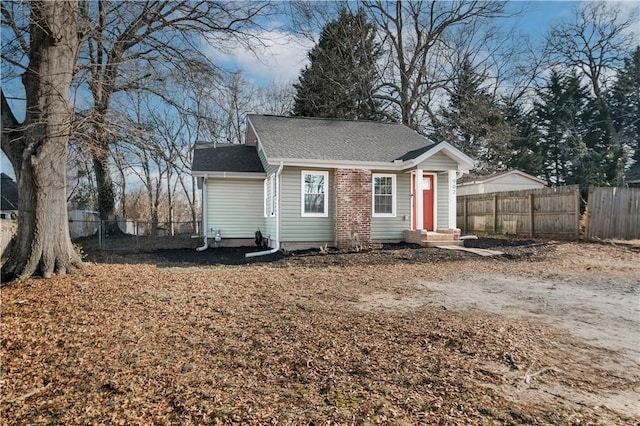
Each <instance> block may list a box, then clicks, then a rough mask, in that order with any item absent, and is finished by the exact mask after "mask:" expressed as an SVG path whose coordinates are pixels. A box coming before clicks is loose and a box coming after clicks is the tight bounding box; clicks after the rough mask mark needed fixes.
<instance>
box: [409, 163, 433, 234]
mask: <svg viewBox="0 0 640 426" xmlns="http://www.w3.org/2000/svg"><path fill="white" fill-rule="evenodd" d="M433 192H434V191H433V175H424V176H423V177H422V220H423V221H422V229H424V230H427V231H434V230H435V229H434V227H433ZM411 193H412V194H413V197H411V200H412V208H413V223H412V225H413V229H418V227H417V226H416V220H417V217H418V215H417V212H416V200H417V198H418V197H416V175H413V189H412V191H411Z"/></svg>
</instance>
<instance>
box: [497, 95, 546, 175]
mask: <svg viewBox="0 0 640 426" xmlns="http://www.w3.org/2000/svg"><path fill="white" fill-rule="evenodd" d="M505 110H506V111H505V112H506V120H507V122H508V123H509V124H510V125H511V128H512V130H513V131H512V133H511V139H510V140H509V141H508V142H507V143H508V146H509V150H510V158H509V161H508V164H507V168H508V169H509V170H513V169H516V170H521V171H523V172H525V173H529V174H530V175H533V176H539V177H543V176H544V173H543V157H542V152H541V149H540V132H539V131H538V128H537V127H536V125H535V114H534V113H533V112H525V111H523V109H522V106H521V105H518V104H509V103H508V104H506V106H505Z"/></svg>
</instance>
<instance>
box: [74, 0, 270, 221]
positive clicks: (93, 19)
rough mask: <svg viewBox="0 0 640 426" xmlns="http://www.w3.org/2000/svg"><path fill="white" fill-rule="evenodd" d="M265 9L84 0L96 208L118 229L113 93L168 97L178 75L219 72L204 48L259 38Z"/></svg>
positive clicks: (84, 76) (83, 70) (82, 80)
mask: <svg viewBox="0 0 640 426" xmlns="http://www.w3.org/2000/svg"><path fill="white" fill-rule="evenodd" d="M267 9H268V3H260V2H210V1H187V0H185V1H171V2H157V1H144V2H142V1H141V2H108V1H104V0H99V1H97V2H89V1H86V2H83V3H82V7H81V9H80V10H81V14H80V15H81V22H82V24H83V31H84V34H85V41H86V43H85V45H84V46H85V48H84V49H83V51H82V56H81V62H80V64H81V67H80V74H79V78H78V80H77V81H78V83H79V84H81V85H83V86H85V87H86V88H87V90H88V92H89V93H90V95H91V98H92V101H93V105H92V106H91V110H90V117H91V120H90V125H89V126H88V128H87V129H86V134H87V137H88V138H90V139H91V140H92V141H93V143H94V144H95V145H96V146H97V148H98V149H95V150H94V154H95V155H94V159H93V162H94V169H95V174H96V183H97V185H98V192H99V194H100V198H99V210H100V214H101V217H102V219H103V220H107V221H109V222H110V223H112V228H113V229H112V230H113V231H114V232H117V228H116V227H115V193H114V188H113V183H112V180H111V174H110V150H109V144H110V141H112V140H113V138H111V137H110V135H109V132H110V130H111V123H110V121H109V111H110V109H111V104H112V101H113V98H114V96H115V95H116V94H118V93H121V92H127V91H148V92H151V93H155V94H156V95H157V96H159V97H160V98H163V99H164V100H165V101H167V102H169V103H171V102H172V99H171V97H170V96H169V95H168V94H167V92H166V91H165V89H166V84H165V80H166V79H167V78H169V76H170V75H171V74H173V75H178V74H182V75H186V71H187V70H188V71H189V72H190V73H198V72H199V73H200V74H201V75H202V74H214V73H215V68H216V67H215V66H214V64H213V63H212V62H211V61H209V60H208V59H207V58H206V57H205V56H204V55H203V54H202V50H203V49H204V48H205V46H206V45H207V43H208V44H210V45H215V46H216V47H217V48H224V46H225V44H226V43H228V42H229V41H230V40H232V39H233V40H236V41H241V42H244V45H245V46H249V44H250V43H249V42H253V41H256V40H257V39H256V37H255V35H254V34H253V33H251V32H250V31H249V29H251V28H254V27H255V19H256V18H257V17H259V16H260V15H262V14H263V13H264V12H265V11H266V10H267Z"/></svg>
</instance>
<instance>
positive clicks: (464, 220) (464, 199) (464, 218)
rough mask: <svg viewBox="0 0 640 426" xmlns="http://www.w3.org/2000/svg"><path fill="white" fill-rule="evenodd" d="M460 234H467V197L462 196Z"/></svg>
mask: <svg viewBox="0 0 640 426" xmlns="http://www.w3.org/2000/svg"><path fill="white" fill-rule="evenodd" d="M462 232H464V233H465V234H466V233H467V196H466V195H463V196H462Z"/></svg>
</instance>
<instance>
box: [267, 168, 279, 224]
mask: <svg viewBox="0 0 640 426" xmlns="http://www.w3.org/2000/svg"><path fill="white" fill-rule="evenodd" d="M277 182H278V180H277V179H276V175H275V174H274V175H271V176H269V177H268V178H267V179H265V180H264V217H273V216H276V213H277V210H278V207H277V206H278V185H277Z"/></svg>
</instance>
